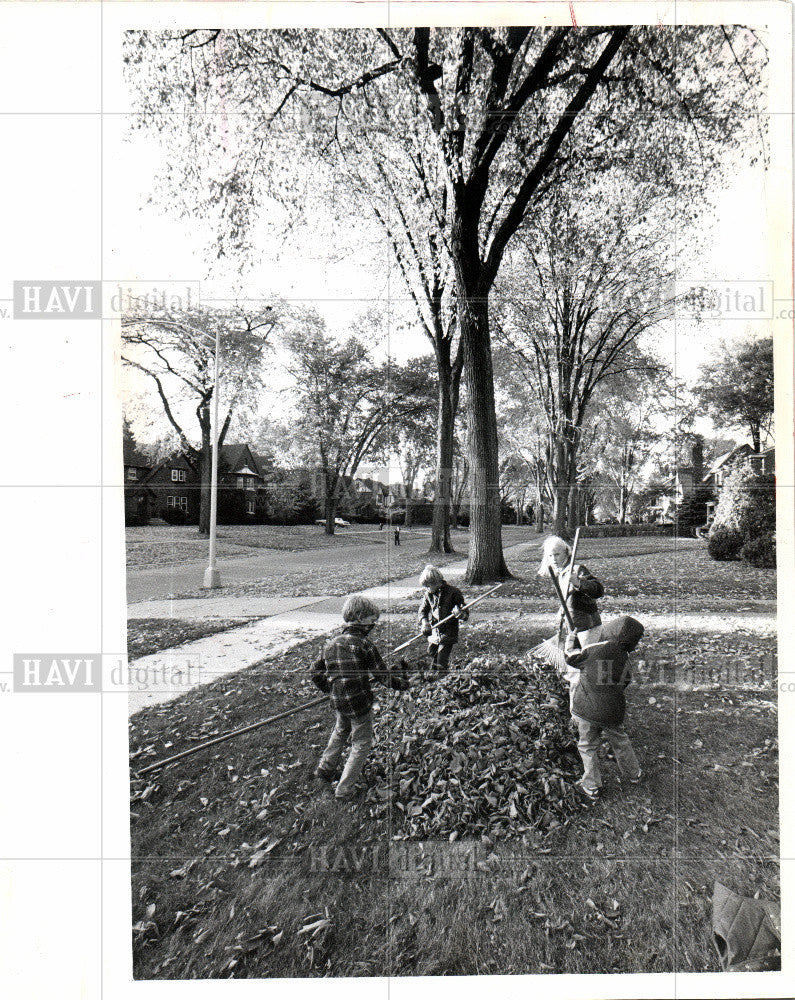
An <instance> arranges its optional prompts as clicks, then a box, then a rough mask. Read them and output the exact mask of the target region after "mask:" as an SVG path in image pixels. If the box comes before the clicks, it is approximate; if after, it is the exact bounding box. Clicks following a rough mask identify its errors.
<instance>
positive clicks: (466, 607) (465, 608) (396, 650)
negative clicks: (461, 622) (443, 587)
mask: <svg viewBox="0 0 795 1000" xmlns="http://www.w3.org/2000/svg"><path fill="white" fill-rule="evenodd" d="M503 586H504V584H502V583H498V584H497V586H496V587H492V588H491V590H487V591H486V593H485V594H481V595H480V597H476V598H475V599H474V601H470V602H469V604H465V605H464V606H463V607H462V608H461V611H469V609H470V608H471V607H473V605H475V604H477V603H478V601H482V600H483V598H484V597H488V596H489V595H490V594H493V593H494V592H495V590H499V589H500V587H503ZM456 614H457V612H455V611H454V612H453V613H452V614H450V615H448V616H447V617H446V618H442V620H441V621H440V622H437V623H436V628H438V627H439V626H440V625H444V623H445V622H449V621H450V620H451V619H452V618H455V617H456ZM424 638H425V635H424V633H422V632H420V634H419V635H415V636H413V637H412V638H411V639H408V640H407V641H406V642H403V643H401V644H400V645H399V646H395V648H394V649H393V650H392V651H391V652H390V653H389V655H390V656H394V654H395V653H399V652H400V651H401V650H402V649H405V648H406V647H407V646H410V645H411V644H412V643H414V642H418V641H419V640H420V639H424Z"/></svg>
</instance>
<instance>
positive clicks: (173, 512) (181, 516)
mask: <svg viewBox="0 0 795 1000" xmlns="http://www.w3.org/2000/svg"><path fill="white" fill-rule="evenodd" d="M160 516H161V517H162V518H163V520H164V521H165V522H166V524H185V523H186V522H187V520H188V518H187V515H186V513H185V511H184V510H182V508H181V507H161V508H160Z"/></svg>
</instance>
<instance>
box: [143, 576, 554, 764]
mask: <svg viewBox="0 0 795 1000" xmlns="http://www.w3.org/2000/svg"><path fill="white" fill-rule="evenodd" d="M556 583H557V581H556ZM502 586H503V584H501V583H498V584H497V586H496V587H492V588H491V590H487V591H486V593H485V594H481V595H480V597H476V598H475V599H474V601H470V602H469V604H465V605H464V607H463V608H462V609H461V610H462V611H463V610H469V608H471V607H472V606H473V605H474V604H477V603H478V602H479V601H482V600H483V599H484V598H485V597H488V596H489V595H490V594H493V593H494V592H495V591H497V590H499V589H500V587H502ZM455 616H456V613H455V612H453V613H452V614H451V615H448V616H447V617H446V618H443V619H442V621H440V622H437V623H436V624H437V627H438V626H439V625H442V624H443V623H444V622H448V621H450V619H452V618H455ZM423 638H425V636H424V635H423V633H422V632H420V634H419V635H415V636H413V637H412V638H411V639H409V640H408V641H407V642H404V643H401V645H400V646H396V647H395V648H394V649H393V650H391V651H390V652H389V653H388V654H387V656H394V654H395V653H399V652H400V651H401V650H402V649H405V648H406V647H407V646H410V645H411V644H412V643H415V642H417V641H418V640H419V639H423ZM328 700H329V696H328V695H327V694H324V695H321V696H320V697H319V698H313V699H312V700H311V701H307V702H304V703H303V704H302V705H296V707H295V708H289V709H288V710H287V711H286V712H279V714H278V715H272V716H270V718H268V719H261V720H260V721H259V722H252V723H251V725H249V726H243V728H242V729H234V730H232V732H230V733H223V734H221V735H220V736H214V737H213V738H212V739H210V740H206V741H205V742H204V743H199V744H198V746H195V747H190V749H188V750H183V751H182V752H181V753H175V754H173V755H172V756H171V757H166V758H165V759H164V760H158V761H155V763H153V764H148V765H147V766H146V767H142V768H141V769H140V770H139V771H135V772H134V776H135V777H136V778H139V777H141V776H142V775H144V774H151V773H152V771H159V770H160V768H162V767H167V766H168V765H169V764H174V763H176V762H177V761H179V760H184V759H185V758H186V757H192V756H193V755H194V754H196V753H201V751H202V750H206V749H207V748H208V747H214V746H217V745H218V744H219V743H226V741H227V740H232V739H234V738H235V737H236V736H243V735H244V734H245V733H252V732H254V730H255V729H261V728H262V727H263V726H267V725H270V723H272V722H278V721H279V720H280V719H286V718H288V716H291V715H296V714H297V713H298V712H303V711H306V710H307V709H309V708H314V707H315V706H316V705H320V704H322V703H323V702H324V701H328Z"/></svg>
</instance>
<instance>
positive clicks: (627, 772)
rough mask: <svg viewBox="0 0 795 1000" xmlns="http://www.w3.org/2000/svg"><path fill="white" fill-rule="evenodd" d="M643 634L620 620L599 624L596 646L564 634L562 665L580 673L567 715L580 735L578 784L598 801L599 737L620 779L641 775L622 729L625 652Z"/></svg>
mask: <svg viewBox="0 0 795 1000" xmlns="http://www.w3.org/2000/svg"><path fill="white" fill-rule="evenodd" d="M642 635H643V626H642V625H641V624H640V622H638V621H635V619H634V618H629V617H627V616H624V617H621V618H616V619H615V620H614V621H611V622H608V623H607V624H606V625H602V627H601V638H600V641H599V642H595V643H591V644H589V645H586V646H584V647H581V646H580V642H579V640H578V638H577V634H576V632H571V633H569V637H568V639H567V640H566V650H565V657H566V663H567V664H568V665H569V667H570V668H574V669H576V670H578V671H579V676H578V677H576V678H575V679H574V680H573V681H572V684H571V717H572V719H573V720H574V722H575V723H576V725H577V729H578V732H579V737H580V738H579V743H578V744H577V749H578V750H579V752H580V758H581V759H582V764H583V770H584V773H583V776H582V778H581V779H580V780H579V781H578V782H577V784H578V786H579V788H580V789H581V791H582V792H583V793H584V794H585V795H586V796H587V797H588V798H589V799H591V800H594V799H596V798H598V797H599V793H600V790H601V788H602V776H601V774H600V771H599V759H598V754H599V745H600V743H601V739H602V737H603V736H604V738H605V739H606V740H607V741H608V743H609V744H610V746H611V747H612V750H613V753H614V754H615V758H616V763H617V764H618V766H619V768H620V770H621V774H622V776H623V777H625V778H626V779H627V780H628V781H629V782H630V783H632V784H636V783H637V782H638V781H640V779H641V777H642V772H641V769H640V765H639V764H638V758H637V757H636V756H635V751H634V750H633V749H632V744H631V742H630V740H629V737H628V736H627V734H626V731H625V730H624V716H625V714H626V698H625V697H624V689H625V688H626V686H627V684H629V682H630V680H631V672H630V667H629V656H628V654H629V653H631V652H632V650H633V649H635V647H636V646H637V644H638V643H639V642H640V639H641V636H642Z"/></svg>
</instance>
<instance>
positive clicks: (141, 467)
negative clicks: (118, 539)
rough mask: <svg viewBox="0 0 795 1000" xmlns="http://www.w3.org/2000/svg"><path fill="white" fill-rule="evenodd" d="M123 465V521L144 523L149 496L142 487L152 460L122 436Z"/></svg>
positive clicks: (128, 437)
mask: <svg viewBox="0 0 795 1000" xmlns="http://www.w3.org/2000/svg"><path fill="white" fill-rule="evenodd" d="M122 462H123V465H124V520H125V522H127V523H130V524H134V523H144V522H145V521H146V520H147V517H148V505H149V495H148V492H147V489H146V487H145V486H144V485H143V481H144V479H146V477H147V476H148V475H149V473H150V472H151V471H152V460H151V459H150V458H149V457H148V456H147V455H146V454H145V453H144V452H143V451H142V450H141V449H140V448H139V447H138V445H137V444H136V442H135V440H134V439H133V438H132V437H131V436H127V435H125V436H124V440H123V445H122Z"/></svg>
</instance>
